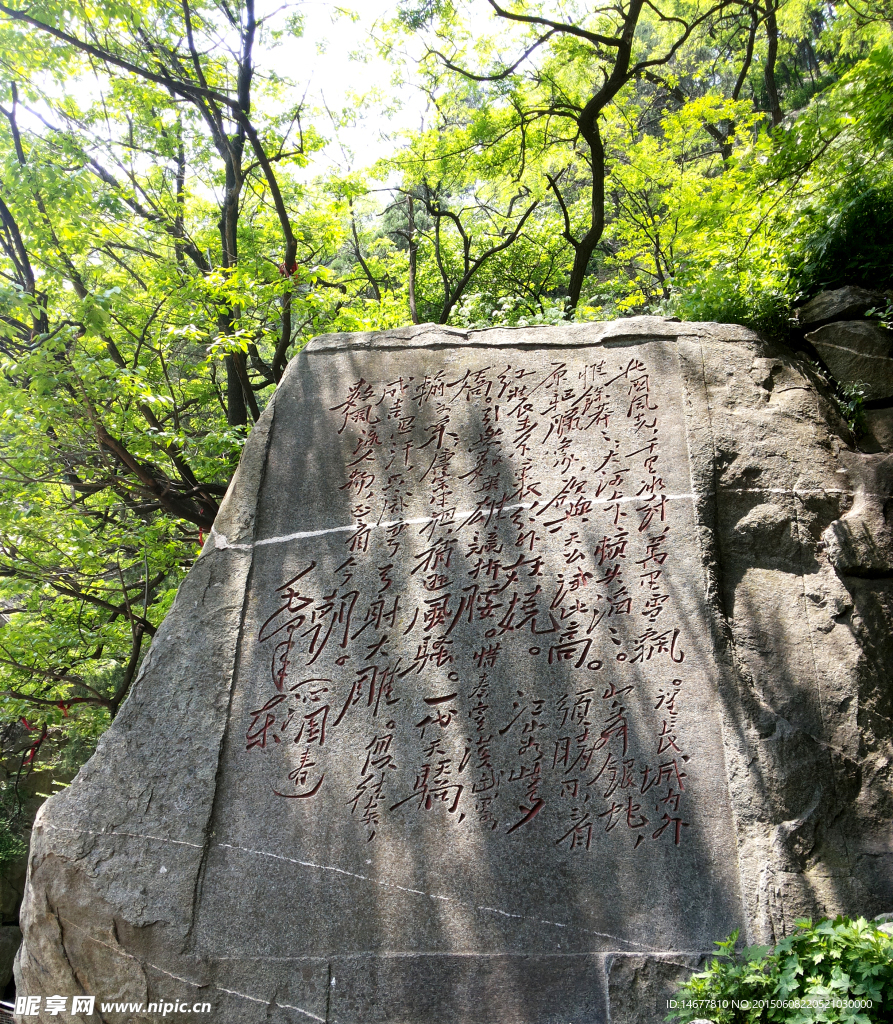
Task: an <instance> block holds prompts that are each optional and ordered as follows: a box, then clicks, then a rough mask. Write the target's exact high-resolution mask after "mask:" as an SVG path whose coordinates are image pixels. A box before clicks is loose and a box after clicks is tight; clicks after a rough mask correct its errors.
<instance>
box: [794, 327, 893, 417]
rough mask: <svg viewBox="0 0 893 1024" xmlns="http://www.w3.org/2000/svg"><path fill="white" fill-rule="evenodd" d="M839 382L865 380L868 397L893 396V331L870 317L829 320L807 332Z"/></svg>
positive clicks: (862, 382)
mask: <svg viewBox="0 0 893 1024" xmlns="http://www.w3.org/2000/svg"><path fill="white" fill-rule="evenodd" d="M806 340H807V341H811V342H812V344H813V345H814V346H815V349H816V351H817V352H818V354H819V355H820V356H821V357H822V359H823V360H824V363H825V365H826V366H827V367H828V369H829V370H830V371H831V375H832V376H833V377H834V379H835V380H836V381H837V383H838V384H863V385H865V386H866V398H869V399H872V400H873V399H878V398H890V397H893V358H891V355H893V331H891V330H888V329H887V328H886V327H883V326H881V325H880V324H875V323H870V322H869V321H867V320H861V321H860V320H854V321H852V322H844V323H834V324H828V325H827V326H825V327H821V328H819V330H817V331H812V332H811V333H809V334H807V335H806Z"/></svg>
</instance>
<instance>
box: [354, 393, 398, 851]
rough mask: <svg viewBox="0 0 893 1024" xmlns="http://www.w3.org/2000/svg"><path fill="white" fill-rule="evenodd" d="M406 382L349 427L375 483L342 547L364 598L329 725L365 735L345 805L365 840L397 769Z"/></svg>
mask: <svg viewBox="0 0 893 1024" xmlns="http://www.w3.org/2000/svg"><path fill="white" fill-rule="evenodd" d="M413 381H414V378H413V377H411V376H407V377H398V378H396V379H395V380H392V381H390V382H389V383H387V384H385V385H383V386H382V387H381V388H380V390H375V389H370V390H368V391H367V392H366V397H367V399H368V403H369V412H368V414H364V415H362V416H361V417H360V418H359V419H357V420H356V421H355V425H354V427H353V430H354V431H355V432H356V433H357V434H358V439H357V444H356V448H355V449H354V452H355V455H356V456H358V457H363V458H364V459H365V460H366V461H367V462H368V463H369V466H370V467H372V466H374V467H375V472H376V479H375V481H374V483H373V485H372V488H371V490H370V501H369V508H368V509H366V508H360V509H357V510H356V512H355V523H356V528H355V532H354V533H353V534H352V535H351V536H350V537H349V538H348V539H347V541H346V542H345V543H346V546H347V547H348V548H349V549H350V551H351V553H352V557H355V558H361V559H362V561H363V567H364V579H365V580H366V584H365V587H364V590H365V601H364V604H363V605H362V606H361V607H360V609H359V612H358V614H357V616H356V618H355V622H356V627H355V628H354V630H353V632H352V634H351V637H350V643H351V653H352V657H353V658H354V659H355V662H354V664H355V666H356V667H354V668H353V670H352V673H351V679H352V684H351V687H350V693H349V695H348V697H347V700H346V701H345V703H344V705H343V707H342V709H341V712H340V713H339V716H338V718H337V719H336V724H340V722H341V720H342V719H343V718H344V716H345V715H347V714H348V713H351V714H354V713H355V714H358V715H360V716H361V718H360V721H359V723H358V724H359V727H360V729H361V731H363V730H365V732H366V737H368V741H367V742H365V746H364V747H363V748H362V749H363V753H364V757H363V760H362V763H361V766H360V767H359V777H358V779H357V781H356V783H355V786H354V792H353V795H352V797H351V798H350V799H349V801H348V803H349V805H350V812H351V814H352V815H355V816H358V817H359V818H360V821H361V823H362V825H363V827H364V829H365V831H366V841H367V842H371V841H372V840H373V839H374V838H375V837H376V835H377V834H378V832H379V829H380V827H381V822H382V815H383V814H384V812H385V810H386V807H387V802H388V796H387V794H386V789H387V788H388V785H389V783H391V784H392V780H393V779H394V778H395V777H396V776H397V775H398V772H399V767H400V766H399V765H398V763H397V759H396V751H395V747H394V735H395V729H396V723H395V721H394V719H393V718H390V717H389V716H390V714H391V713H392V709H393V707H394V705H397V704H399V703H400V696H399V694H398V692H397V690H398V686H397V684H398V681H399V678H400V676H401V674H402V673H403V659H402V657H401V656H399V655H397V656H394V655H392V653H391V645H392V643H393V639H394V637H395V636H396V635H397V633H398V632H399V626H400V617H401V615H402V614H403V613H404V611H405V608H404V605H405V601H406V598H405V595H402V594H400V593H398V588H397V587H396V586H395V571H396V570H395V566H396V565H397V564H398V563H399V561H400V559H401V555H402V552H403V543H404V534H405V530H406V525H405V518H406V516H407V514H408V511H409V509H410V507H411V503H412V499H413V495H414V492H415V489H414V476H413V473H414V470H415V468H416V465H415V445H414V442H413V434H414V429H415V423H416V415H415V412H414V410H413V407H412V404H411V401H410V398H411V393H412V385H413ZM348 482H349V481H348ZM361 514H362V516H364V517H365V518H361ZM374 530H377V531H378V532H379V534H380V537H381V542H380V543H377V544H376V543H370V541H371V540H372V537H373V531H374ZM370 583H371V585H370ZM370 732H371V735H369V733H370Z"/></svg>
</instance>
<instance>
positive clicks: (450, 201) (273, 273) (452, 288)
mask: <svg viewBox="0 0 893 1024" xmlns="http://www.w3.org/2000/svg"><path fill="white" fill-rule="evenodd" d="M300 32H301V21H300V8H299V7H298V8H295V9H293V10H292V9H289V8H288V7H285V8H283V9H279V10H274V5H272V4H271V5H270V9H269V11H267V10H266V9H264V10H263V11H261V10H260V8H258V9H255V0H239V2H238V3H235V4H234V3H231V2H230V0H178V2H176V3H174V2H172V0H126V2H119V3H114V4H111V5H109V4H101V5H97V4H94V3H92V2H87V0H33V2H29V3H28V4H27V5H25V4H22V3H17V2H14V0H0V68H2V74H0V163H2V171H0V392H2V395H0V439H2V446H0V466H2V468H0V491H2V493H0V612H2V616H3V619H2V623H0V693H2V695H3V696H2V697H0V708H2V717H3V718H4V719H5V720H7V721H12V720H17V719H23V720H24V721H25V722H26V723H27V729H28V730H30V732H28V735H29V736H32V737H33V740H32V741H31V742H30V744H29V746H28V747H27V748H26V749H25V753H24V758H25V759H27V758H30V759H31V761H34V759H35V757H36V756H37V755H38V754H39V753H40V751H41V749H46V748H42V744H43V738H45V737H46V736H47V735H48V733H49V734H50V739H51V740H52V739H53V737H55V736H56V735H58V734H64V733H69V734H71V735H79V736H81V737H85V738H86V740H89V738H91V737H95V735H96V734H97V733H98V732H99V731H101V729H102V728H103V727H104V725H105V724H106V723H107V722H108V720H109V718H110V717H111V716H113V715H114V714H115V713H116V711H117V709H118V708H119V707H120V705H121V702H122V700H124V698H125V697H126V694H127V692H128V691H129V688H130V686H131V684H132V682H133V680H134V678H135V676H136V673H137V672H138V669H139V665H140V663H141V660H142V659H143V657H144V656H145V651H146V649H147V646H148V643H149V642H150V641H151V638H152V636H153V635H154V633H155V631H156V630H157V627H158V625H159V624H160V622H161V619H162V618H163V616H164V614H165V612H166V611H167V609H168V608H169V607H170V605H171V603H172V601H173V599H174V596H175V594H176V589H177V585H178V583H179V581H180V579H181V578H182V575H183V573H184V572H185V571H187V570H188V568H189V566H190V565H191V563H192V561H193V560H194V558H195V557H196V555H197V553H198V551H199V548H200V545H201V543H203V541H204V538H205V537H206V536H207V533H208V531H209V529H210V528H211V526H212V524H213V521H214V517H215V515H216V512H217V509H218V507H219V503H220V501H221V499H222V497H223V495H224V494H225V491H226V488H227V486H228V484H229V481H230V479H231V476H232V473H233V470H234V468H235V465H236V463H237V461H238V457H239V453H240V451H241V447H242V444H243V443H244V440H245V437H246V434H247V431H248V430H249V429H250V426H251V424H252V422H253V421H255V420H256V419H257V418H258V416H259V415H260V414H261V413H262V411H263V408H264V405H265V404H266V402H267V401H268V399H269V396H270V395H271V394H272V392H273V390H274V388H275V386H276V384H277V382H278V380H279V379H280V378H281V375H282V372H283V370H284V367H285V365H286V362H287V360H288V358H289V357H290V356H291V355H293V354H294V353H295V352H296V351H297V350H298V349H299V348H300V346H301V345H302V344H304V343H305V342H306V341H307V340H308V339H309V338H311V337H313V336H314V335H316V334H319V333H323V332H325V331H338V330H367V329H377V328H385V327H389V326H394V325H399V324H406V323H410V322H415V323H419V322H423V321H437V322H441V323H454V324H468V325H474V326H486V325H488V324H505V325H509V326H511V325H525V324H532V323H556V322H558V321H560V320H561V319H563V318H577V319H592V318H608V317H612V316H617V315H625V314H630V313H647V312H650V313H659V312H663V313H673V314H675V315H679V316H683V317H688V318H693V319H723V320H730V321H735V322H740V323H745V324H749V325H751V326H755V327H757V328H758V329H760V330H763V331H765V332H767V333H770V334H773V335H774V336H776V337H782V338H783V337H784V336H785V334H786V331H787V327H788V316H789V312H790V306H791V303H792V302H794V301H795V300H797V299H798V298H799V297H802V296H803V295H808V294H811V293H812V292H813V291H815V290H816V289H818V288H820V287H824V286H827V285H833V284H837V283H842V282H843V281H844V280H850V279H856V280H858V281H860V282H861V283H866V284H871V285H873V286H875V287H889V286H890V285H891V284H893V279H891V271H890V267H891V265H893V264H891V259H890V255H891V251H890V248H889V247H890V242H889V239H890V238H891V237H893V232H891V231H890V230H889V220H890V216H891V209H893V206H891V196H893V176H891V167H893V164H891V152H890V148H891V139H893V115H891V110H893V9H891V8H890V5H889V4H888V3H886V2H884V3H871V4H867V3H862V2H860V0H851V2H848V3H845V4H820V3H817V2H815V0H654V2H653V3H643V2H640V0H623V2H621V3H607V2H604V3H603V2H597V3H583V2H578V0H546V2H542V3H536V4H534V3H527V2H524V0H512V2H508V0H504V2H502V0H400V2H396V0H395V4H394V9H393V18H392V20H391V21H390V22H388V23H387V25H386V26H385V28H384V29H382V30H381V31H380V32H379V34H378V35H377V37H376V42H377V45H378V46H379V49H380V52H381V53H382V54H384V55H385V56H386V57H387V58H388V59H389V60H390V61H391V62H392V65H393V68H394V72H395V74H397V75H399V76H402V81H401V90H400V91H401V92H403V93H405V91H406V90H408V89H416V90H420V91H421V93H422V95H424V97H425V98H426V101H427V110H426V113H425V115H424V123H423V125H422V126H421V127H420V128H419V129H417V130H415V131H411V132H406V133H405V134H404V135H403V137H402V138H401V139H400V140H399V142H396V143H395V144H394V147H393V151H392V153H391V154H390V155H389V156H388V158H387V159H386V160H383V161H380V162H379V163H378V164H377V165H375V166H374V167H369V168H365V169H362V168H360V169H357V168H349V169H342V170H340V171H337V172H336V171H329V172H326V173H322V172H320V171H318V170H314V169H313V167H314V164H313V162H314V160H316V159H317V157H318V156H319V155H320V154H321V153H322V152H324V151H325V149H326V146H327V145H328V142H327V139H326V138H325V133H324V131H323V129H322V127H321V125H323V124H324V123H325V122H324V121H323V119H322V118H321V116H318V115H319V111H316V110H314V108H313V105H312V103H311V102H310V101H308V100H307V99H306V98H305V96H306V94H307V89H306V83H303V84H298V83H294V82H291V81H288V80H286V79H285V78H283V77H282V76H281V75H280V74H278V73H276V72H275V71H273V70H271V68H272V67H273V66H274V65H273V64H272V63H271V61H270V55H271V53H272V51H273V49H274V48H275V47H276V46H277V45H286V46H287V45H288V42H289V40H290V39H292V38H294V36H295V35H296V34H299V33H300ZM406 53H408V54H409V55H410V56H409V57H407V56H403V57H401V56H400V55H401V54H406ZM23 728H24V726H23Z"/></svg>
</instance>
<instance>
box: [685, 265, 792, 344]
mask: <svg viewBox="0 0 893 1024" xmlns="http://www.w3.org/2000/svg"><path fill="white" fill-rule="evenodd" d="M673 283H674V287H675V289H676V295H675V297H674V299H673V302H672V305H671V310H672V312H673V313H675V314H676V316H679V317H681V318H682V319H683V320H691V321H708V322H716V323H720V324H741V325H742V326H743V327H750V328H751V329H752V330H755V331H759V332H760V333H761V334H763V335H765V336H766V337H767V338H771V339H773V340H777V341H784V340H786V339H787V338H788V336H789V334H790V323H791V304H790V299H789V298H788V297H787V296H786V295H785V294H784V293H783V292H782V291H781V290H780V289H778V288H775V287H772V286H771V285H764V284H754V283H752V282H750V281H748V280H747V279H746V278H745V277H743V276H742V275H740V274H738V273H737V272H736V271H734V270H733V269H732V268H731V267H730V266H728V265H719V266H716V267H713V268H711V269H709V270H706V269H703V268H698V269H697V270H694V271H689V272H687V273H683V274H679V275H678V276H677V277H676V279H675V281H674V282H673Z"/></svg>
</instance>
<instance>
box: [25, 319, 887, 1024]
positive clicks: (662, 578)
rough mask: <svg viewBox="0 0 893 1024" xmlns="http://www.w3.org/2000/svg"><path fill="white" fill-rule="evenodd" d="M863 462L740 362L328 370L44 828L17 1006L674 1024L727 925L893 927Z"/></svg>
mask: <svg viewBox="0 0 893 1024" xmlns="http://www.w3.org/2000/svg"><path fill="white" fill-rule="evenodd" d="M848 438H850V434H849V431H848V429H847V427H846V424H845V423H844V422H843V421H842V420H841V418H840V415H839V412H838V410H837V407H836V405H835V404H834V402H833V400H832V399H831V398H830V396H829V395H828V393H827V391H826V390H825V388H824V385H823V383H822V381H821V380H820V379H819V378H818V377H817V376H816V375H815V374H814V373H813V372H812V371H811V370H810V368H809V367H808V365H806V364H805V363H803V362H801V361H799V360H797V359H796V358H795V357H794V356H792V355H791V354H790V353H784V352H781V351H779V350H775V349H773V348H772V347H770V346H769V345H768V344H767V343H765V342H764V341H762V340H761V339H760V338H759V337H757V336H756V335H754V334H753V333H751V332H749V331H747V330H746V329H744V328H740V327H734V326H725V325H716V324H690V323H678V322H672V321H668V320H664V319H662V318H657V317H640V318H632V319H629V320H623V321H616V322H612V323H599V324H579V325H567V326H561V327H551V328H527V329H513V330H509V329H492V330H486V331H467V332H466V331H460V330H456V329H453V328H443V327H438V326H435V325H422V326H420V327H413V328H407V329H402V330H395V331H388V332H381V333H369V334H355V335H329V336H325V337H322V338H318V339H316V340H315V341H314V342H312V343H311V344H310V345H309V346H308V348H307V349H306V350H305V351H304V352H303V353H301V355H299V356H298V357H297V358H295V359H294V360H293V361H292V363H291V364H290V366H289V368H288V371H287V373H286V376H285V378H284V379H283V381H282V383H281V384H280V386H279V388H278V390H277V393H276V396H275V398H274V400H273V401H272V402H271V403H270V405H269V406H268V408H267V410H266V412H265V413H264V415H263V417H262V419H261V421H260V422H259V423H258V424H257V426H256V427H255V429H254V431H253V433H252V435H251V438H250V440H249V442H248V444H247V446H246V449H245V453H244V456H243V459H242V463H241V466H240V468H239V471H238V474H237V476H236V478H235V480H234V482H233V484H232V487H231V489H230V492H229V494H228V496H227V498H226V500H225V502H224V505H223V508H222V509H221V513H220V516H219V517H218V520H217V522H216V524H215V527H214V531H213V533H212V534H211V536H210V537H209V539H208V542H207V544H206V546H205V549H204V551H203V552H202V555H201V557H200V558H199V559H198V561H197V563H196V564H195V566H194V568H193V569H192V571H191V572H190V574H189V576H188V578H187V580H186V581H185V582H184V584H183V585H182V587H181V589H180V591H179V593H178V595H177V599H176V603H175V605H174V607H173V609H172V610H171V612H170V614H169V615H168V617H167V619H166V621H165V623H164V624H163V626H162V627H161V629H160V630H159V632H158V635H157V636H156V638H155V639H154V641H153V644H152V647H151V650H150V652H149V654H148V656H147V658H146V662H145V664H144V666H143V668H142V671H141V674H140V677H139V679H138V681H137V683H136V685H135V687H134V690H133V692H132V694H131V696H130V697H129V698H128V700H127V702H126V704H125V705H124V707H123V708H122V710H121V712H120V714H119V716H118V718H117V720H116V722H115V723H114V725H113V726H112V728H111V729H110V730H109V731H108V732H107V733H106V734H105V736H104V737H103V738H102V740H101V742H100V745H99V748H98V750H97V752H96V754H95V756H94V757H93V758H92V759H91V761H90V762H89V763H88V764H87V765H86V766H85V767H84V768H83V769H82V771H81V773H80V774H79V776H78V777H77V779H76V780H75V782H74V783H73V784H72V786H71V787H70V788H68V789H66V790H65V791H64V792H62V793H60V794H58V795H57V796H54V797H53V798H52V799H51V800H49V801H48V802H47V804H46V805H45V806H44V808H43V809H42V811H41V813H40V815H39V817H38V819H37V821H36V823H35V828H34V833H33V842H32V847H31V854H30V864H29V878H28V887H27V892H26V898H25V903H24V908H23V914H22V930H23V933H24V944H23V947H22V951H21V953H20V955H19V959H18V961H17V968H16V977H17V985H18V991H19V992H20V993H22V994H25V993H38V992H39V993H42V994H47V995H48V994H51V993H53V994H55V993H58V994H63V995H76V994H82V993H87V994H91V995H96V996H97V997H98V998H101V999H102V1000H103V1001H112V1000H127V1001H132V1002H134V1003H142V1004H146V1005H147V1004H149V1003H150V1002H153V1001H159V1000H170V999H173V998H176V999H179V1000H181V1001H188V1002H189V1003H193V1002H196V1003H199V1002H205V1001H207V1002H210V1003H211V1004H212V1006H213V1020H214V1021H215V1024H218V1022H219V1024H230V1022H231V1024H237V1022H238V1024H251V1022H255V1021H257V1022H260V1021H265V1022H276V1024H285V1022H289V1024H292V1022H302V1024H306V1022H307V1021H309V1020H316V1021H324V1022H330V1024H375V1022H382V1024H384V1022H388V1024H392V1022H397V1021H399V1022H402V1024H491V1022H493V1021H499V1022H500V1024H553V1022H554V1024H557V1022H559V1021H562V1022H567V1021H573V1022H574V1024H606V1022H607V1021H609V1020H611V1021H614V1022H616V1021H634V1020H635V1021H639V1022H643V1024H648V1022H657V1021H660V1020H662V1019H663V1017H664V1015H665V1013H666V1009H665V1000H666V998H667V997H668V995H669V993H670V992H671V991H672V985H673V984H674V983H675V981H676V979H678V978H681V977H685V976H686V975H687V973H689V972H690V971H691V970H692V969H697V967H698V966H699V964H701V963H702V962H703V959H704V957H705V956H706V954H707V953H709V952H711V951H712V950H713V948H714V947H713V943H714V942H715V941H716V940H717V939H722V938H725V937H726V936H727V935H728V934H729V933H730V932H731V931H732V930H733V929H735V928H740V929H741V931H742V934H743V935H744V936H746V938H747V939H748V940H749V941H750V942H763V943H772V942H775V941H776V940H778V939H780V938H781V937H782V936H783V935H784V934H785V933H786V932H787V931H789V930H791V929H792V927H793V922H794V921H795V920H796V919H798V918H800V917H804V916H812V917H815V916H821V915H834V914H836V913H838V912H842V913H848V914H851V915H854V916H856V915H863V916H869V917H870V916H873V915H876V914H881V913H884V912H888V911H891V910H893V840H891V829H890V822H891V820H893V778H891V776H893V727H891V724H893V723H891V719H893V706H891V704H893V696H891V690H890V685H889V681H890V665H891V664H893V650H891V648H893V566H891V563H890V554H891V544H890V538H889V526H888V508H889V502H890V480H889V475H888V471H887V469H886V466H887V462H888V461H889V459H890V457H889V456H885V455H883V454H881V455H877V454H875V455H871V456H867V455H863V454H861V453H860V452H858V451H857V450H855V449H854V448H853V447H852V445H851V444H849V443H848ZM662 1001H663V1008H661V1005H662ZM29 1019H37V1018H29ZM40 1019H41V1020H43V1019H44V1018H40ZM45 1019H46V1020H47V1021H49V1020H51V1019H55V1018H51V1017H49V1016H46V1017H45ZM75 1019H77V1018H75ZM83 1019H84V1020H91V1019H92V1020H95V1019H96V1017H93V1018H86V1017H85V1018H83ZM102 1019H103V1020H106V1021H107V1022H109V1024H119V1022H121V1024H124V1022H125V1021H127V1022H130V1021H134V1022H136V1021H140V1022H141V1021H149V1020H157V1019H159V1016H158V1015H157V1014H153V1013H151V1012H149V1011H148V1010H146V1009H144V1010H142V1011H134V1010H130V1011H125V1012H120V1013H114V1012H108V1013H106V1014H105V1015H104V1016H103V1018H102Z"/></svg>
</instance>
